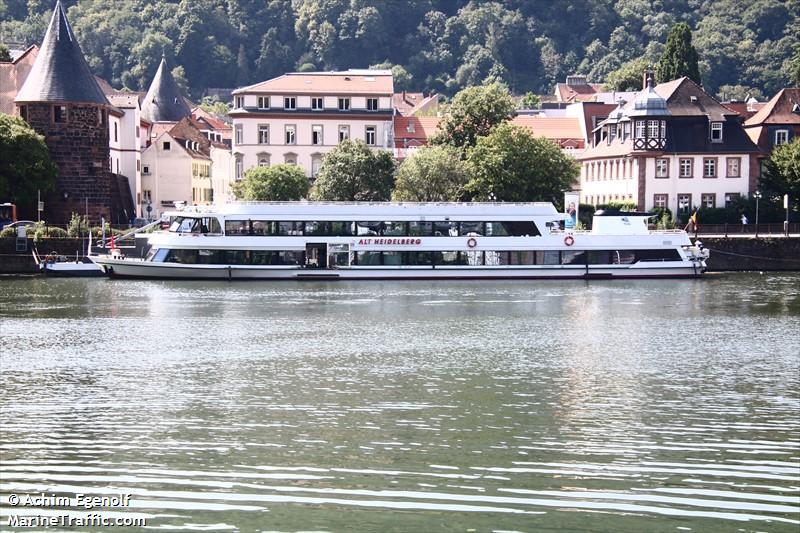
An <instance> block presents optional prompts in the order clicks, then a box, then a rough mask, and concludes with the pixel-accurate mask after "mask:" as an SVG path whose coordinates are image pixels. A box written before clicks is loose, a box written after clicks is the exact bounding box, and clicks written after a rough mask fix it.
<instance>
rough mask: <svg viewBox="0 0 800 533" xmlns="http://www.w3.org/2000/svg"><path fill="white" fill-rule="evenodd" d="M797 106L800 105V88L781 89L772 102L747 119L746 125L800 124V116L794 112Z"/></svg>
mask: <svg viewBox="0 0 800 533" xmlns="http://www.w3.org/2000/svg"><path fill="white" fill-rule="evenodd" d="M795 104H797V105H800V88H797V87H793V88H790V89H781V90H780V91H779V92H778V94H776V95H775V96H773V97H772V100H770V101H769V102H767V104H766V105H765V106H764V107H762V108H761V109H759V110H758V112H757V113H756V114H755V115H753V116H752V117H750V118H749V119H747V121H746V122H745V123H744V125H745V126H756V125H759V124H800V114H798V113H793V112H792V107H794V105H795Z"/></svg>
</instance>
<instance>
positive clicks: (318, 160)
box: [311, 154, 322, 178]
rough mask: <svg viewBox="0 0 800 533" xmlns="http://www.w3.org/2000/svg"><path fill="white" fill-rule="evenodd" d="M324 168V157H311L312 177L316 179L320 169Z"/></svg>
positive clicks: (315, 155) (317, 155) (316, 155)
mask: <svg viewBox="0 0 800 533" xmlns="http://www.w3.org/2000/svg"><path fill="white" fill-rule="evenodd" d="M321 167H322V156H321V155H319V154H314V155H312V156H311V177H312V178H316V177H317V174H319V169H320V168H321Z"/></svg>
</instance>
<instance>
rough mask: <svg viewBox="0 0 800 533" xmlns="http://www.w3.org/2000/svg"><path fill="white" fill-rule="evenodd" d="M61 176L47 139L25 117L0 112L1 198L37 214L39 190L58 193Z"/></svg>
mask: <svg viewBox="0 0 800 533" xmlns="http://www.w3.org/2000/svg"><path fill="white" fill-rule="evenodd" d="M57 174H58V169H57V168H56V166H55V165H54V164H53V163H52V161H50V152H49V151H48V149H47V145H46V144H45V143H44V137H43V136H41V135H38V134H37V133H36V132H35V131H34V130H33V128H31V127H30V126H29V125H28V123H27V122H25V121H24V120H22V119H21V118H19V117H13V116H11V115H6V114H3V113H0V198H3V199H10V200H11V201H13V202H14V203H16V204H17V205H18V206H19V207H20V209H21V210H22V211H23V212H28V213H35V212H36V200H37V191H41V192H43V193H44V192H48V191H52V190H54V189H55V185H56V175H57Z"/></svg>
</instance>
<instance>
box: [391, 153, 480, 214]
mask: <svg viewBox="0 0 800 533" xmlns="http://www.w3.org/2000/svg"><path fill="white" fill-rule="evenodd" d="M468 179H469V177H468V174H467V167H466V164H465V163H464V161H462V160H461V153H460V152H459V151H458V150H457V149H455V148H453V147H451V146H427V147H423V148H420V149H418V150H417V151H415V152H414V153H413V154H412V155H411V156H410V157H408V158H407V159H406V160H405V161H403V162H402V163H401V164H400V167H399V168H398V170H397V182H396V184H395V189H394V192H393V193H392V200H394V201H399V202H455V201H459V200H461V199H462V196H463V195H464V186H465V185H466V184H467V181H468Z"/></svg>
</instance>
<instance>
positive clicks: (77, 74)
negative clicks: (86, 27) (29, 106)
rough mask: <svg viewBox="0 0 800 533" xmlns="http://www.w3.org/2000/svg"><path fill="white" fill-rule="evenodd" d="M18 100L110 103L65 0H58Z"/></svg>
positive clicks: (16, 99) (16, 100)
mask: <svg viewBox="0 0 800 533" xmlns="http://www.w3.org/2000/svg"><path fill="white" fill-rule="evenodd" d="M14 101H15V102H83V103H94V104H104V105H108V100H106V97H105V95H104V94H103V91H102V90H100V87H99V86H98V85H97V81H96V80H95V79H94V76H93V75H92V71H91V70H90V69H89V65H88V64H87V63H86V59H84V57H83V53H82V52H81V48H80V46H78V42H77V41H76V40H75V35H74V34H73V33H72V28H71V27H70V25H69V21H68V20H67V14H66V13H65V12H64V7H63V6H62V5H61V2H60V1H58V2H56V7H55V9H54V10H53V16H52V18H51V19H50V25H49V26H48V27H47V33H45V35H44V40H43V41H42V47H41V49H40V50H39V55H38V56H37V57H36V62H35V63H34V64H33V68H32V69H31V72H30V74H28V78H27V79H26V80H25V84H24V85H23V86H22V88H21V89H20V91H19V93H18V94H17V97H16V98H15V99H14Z"/></svg>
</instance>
